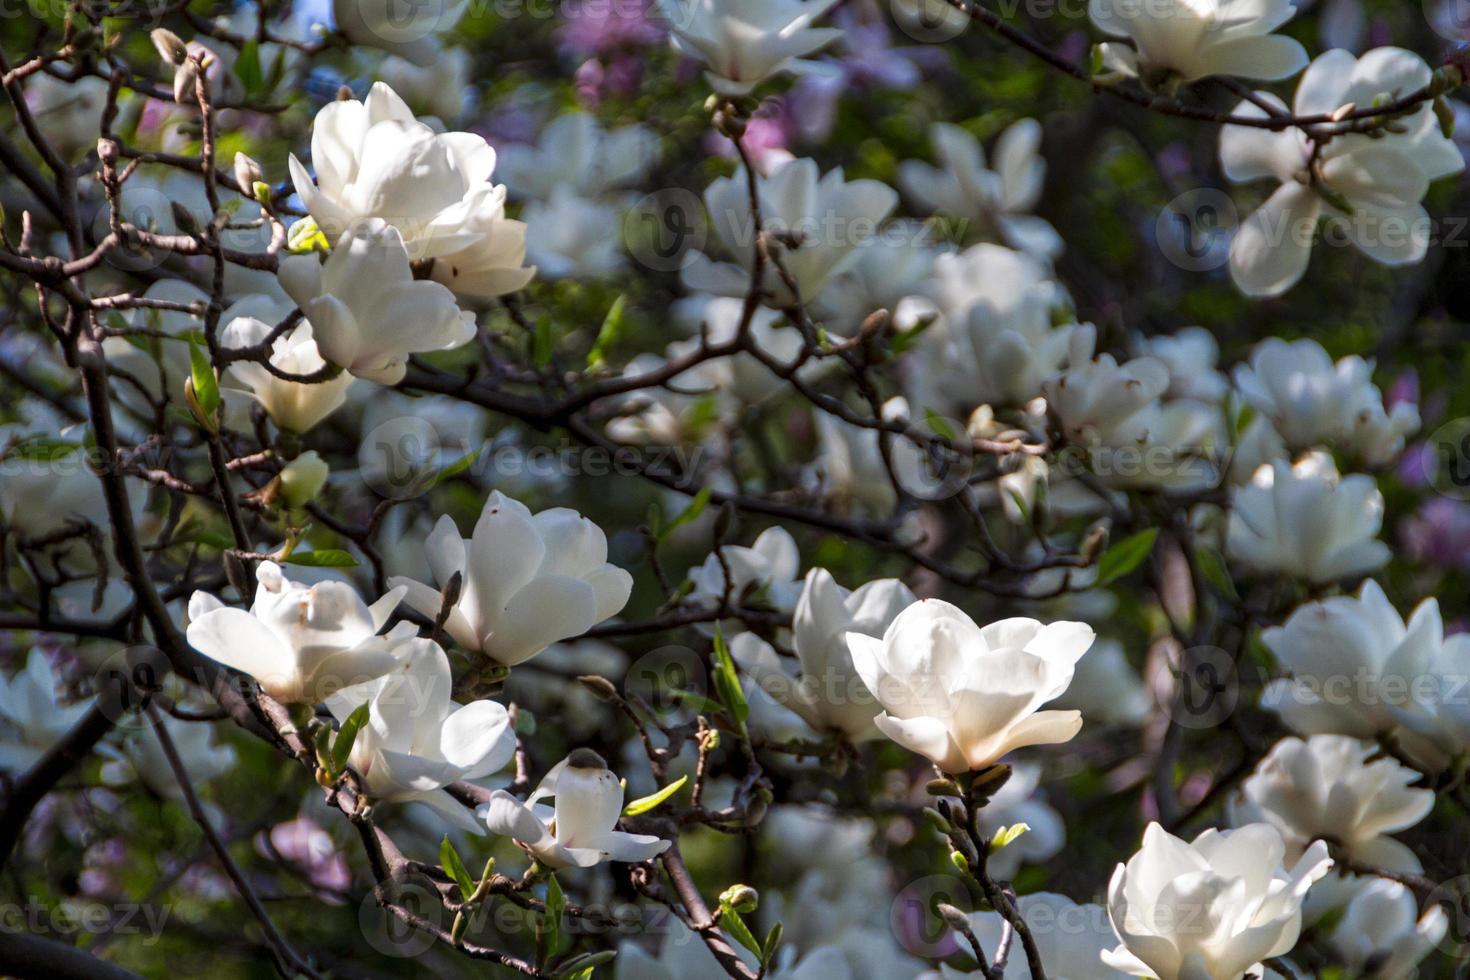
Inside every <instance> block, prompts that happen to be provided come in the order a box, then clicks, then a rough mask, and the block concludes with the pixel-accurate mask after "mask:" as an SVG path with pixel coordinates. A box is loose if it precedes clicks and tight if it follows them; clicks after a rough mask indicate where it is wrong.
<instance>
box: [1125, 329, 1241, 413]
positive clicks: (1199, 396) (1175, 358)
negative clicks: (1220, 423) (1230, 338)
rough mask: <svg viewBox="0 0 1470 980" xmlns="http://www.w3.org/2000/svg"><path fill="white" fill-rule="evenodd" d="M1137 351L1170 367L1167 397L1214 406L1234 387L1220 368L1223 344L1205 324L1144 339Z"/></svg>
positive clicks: (1165, 393)
mask: <svg viewBox="0 0 1470 980" xmlns="http://www.w3.org/2000/svg"><path fill="white" fill-rule="evenodd" d="M1135 353H1136V354H1139V355H1142V356H1145V357H1152V358H1154V359H1156V360H1160V361H1163V362H1164V366H1165V367H1167V368H1168V369H1169V387H1168V388H1167V389H1166V390H1165V392H1164V396H1165V397H1166V398H1188V399H1190V400H1192V401H1198V402H1206V403H1208V404H1212V405H1214V404H1218V403H1220V402H1222V401H1224V400H1225V394H1226V392H1228V391H1229V389H1230V382H1229V381H1228V380H1227V379H1226V377H1225V375H1223V374H1221V373H1220V372H1219V370H1217V368H1216V364H1217V363H1218V362H1219V360H1220V345H1219V344H1218V343H1217V342H1216V341H1215V335H1214V334H1212V333H1210V331H1209V330H1207V329H1206V328H1204V327H1185V328H1184V329H1182V330H1178V331H1176V332H1174V333H1172V334H1158V335H1156V336H1153V337H1147V338H1144V339H1143V340H1141V341H1140V342H1139V344H1138V347H1137V349H1136V350H1135Z"/></svg>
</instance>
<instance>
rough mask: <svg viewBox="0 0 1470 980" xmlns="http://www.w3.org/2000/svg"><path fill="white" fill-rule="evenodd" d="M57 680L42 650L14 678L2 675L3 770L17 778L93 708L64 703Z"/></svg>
mask: <svg viewBox="0 0 1470 980" xmlns="http://www.w3.org/2000/svg"><path fill="white" fill-rule="evenodd" d="M57 680H58V678H57V676H56V674H55V673H53V672H52V670H51V664H50V662H49V661H48V660H47V659H46V655H45V654H44V653H42V652H41V651H40V650H39V649H33V650H31V652H30V655H29V656H28V657H27V658H26V665H25V667H24V668H22V669H21V670H19V671H17V672H16V673H15V674H14V675H12V676H9V677H6V676H3V675H0V769H3V770H5V771H6V772H8V773H10V774H11V775H17V774H19V773H21V772H24V771H25V770H26V769H29V768H30V767H31V766H33V765H35V763H36V760H38V759H40V758H41V756H43V755H45V754H46V751H47V750H48V749H50V748H51V747H52V746H53V745H55V744H56V743H57V742H59V741H61V739H62V737H63V736H65V735H66V733H67V732H68V731H70V730H71V728H72V726H73V725H75V724H76V723H77V722H79V721H81V720H82V716H83V715H85V714H86V713H87V711H88V709H89V708H90V707H91V705H90V703H88V702H87V701H80V702H77V703H75V704H62V703H61V701H60V698H59V696H58V695H59V694H60V692H59V691H58V690H57Z"/></svg>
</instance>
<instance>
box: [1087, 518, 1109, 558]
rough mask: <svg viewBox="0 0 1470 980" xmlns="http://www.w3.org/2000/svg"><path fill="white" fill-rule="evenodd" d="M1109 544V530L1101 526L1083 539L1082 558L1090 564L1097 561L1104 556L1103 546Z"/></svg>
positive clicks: (1089, 532)
mask: <svg viewBox="0 0 1470 980" xmlns="http://www.w3.org/2000/svg"><path fill="white" fill-rule="evenodd" d="M1107 543H1108V529H1107V528H1106V527H1104V526H1102V525H1101V524H1099V525H1098V526H1097V527H1095V528H1093V529H1092V530H1091V531H1088V532H1087V537H1085V538H1083V539H1082V548H1081V552H1082V558H1083V559H1084V560H1085V561H1087V562H1088V563H1089V564H1091V563H1092V562H1094V561H1096V560H1097V556H1098V555H1100V554H1102V550H1103V546H1104V545H1106V544H1107Z"/></svg>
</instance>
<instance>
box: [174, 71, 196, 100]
mask: <svg viewBox="0 0 1470 980" xmlns="http://www.w3.org/2000/svg"><path fill="white" fill-rule="evenodd" d="M198 80H199V65H198V64H197V63H195V62H193V61H189V60H185V61H184V63H183V64H181V65H179V67H178V68H177V69H176V70H175V71H174V101H175V102H177V103H178V104H179V105H188V104H189V103H191V102H194V101H195V95H196V94H197V93H196V92H195V91H194V89H195V84H196V83H197V82H198Z"/></svg>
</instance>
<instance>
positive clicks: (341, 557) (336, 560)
mask: <svg viewBox="0 0 1470 980" xmlns="http://www.w3.org/2000/svg"><path fill="white" fill-rule="evenodd" d="M286 564H287V565H301V566H302V567H304V568H356V567H357V559H356V558H353V557H352V556H351V555H349V554H348V553H347V552H345V551H343V550H341V549H340V548H317V549H316V550H315V551H297V552H293V553H292V554H291V557H289V558H287V559H286Z"/></svg>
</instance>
